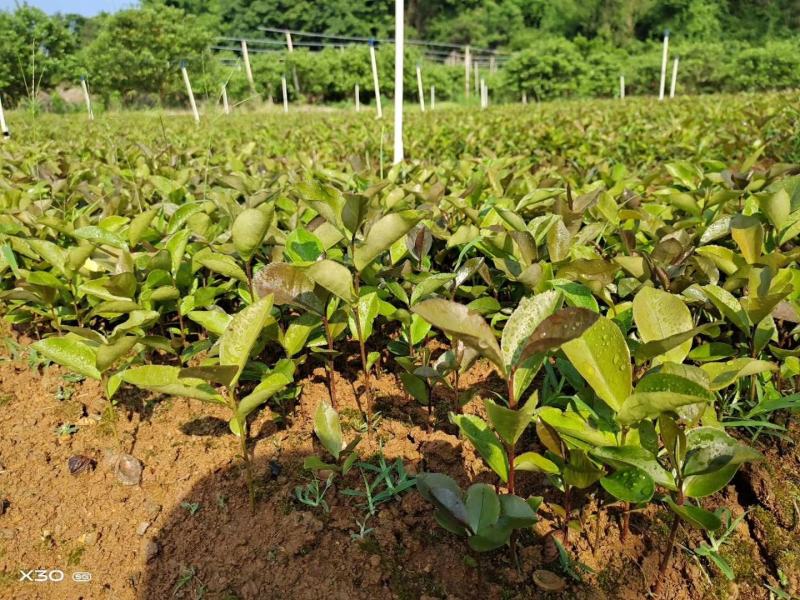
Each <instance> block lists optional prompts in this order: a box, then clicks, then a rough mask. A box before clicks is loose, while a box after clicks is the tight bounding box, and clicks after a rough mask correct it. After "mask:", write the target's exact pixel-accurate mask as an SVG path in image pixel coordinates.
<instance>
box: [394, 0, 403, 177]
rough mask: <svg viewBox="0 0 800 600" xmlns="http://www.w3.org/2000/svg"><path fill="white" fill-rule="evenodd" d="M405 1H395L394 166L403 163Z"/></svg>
mask: <svg viewBox="0 0 800 600" xmlns="http://www.w3.org/2000/svg"><path fill="white" fill-rule="evenodd" d="M404 13H405V0H394V160H393V163H394V164H398V163H401V162H403V158H404V156H403V58H404V51H405V50H404V47H403V46H404V45H405V31H404V30H405V15H404Z"/></svg>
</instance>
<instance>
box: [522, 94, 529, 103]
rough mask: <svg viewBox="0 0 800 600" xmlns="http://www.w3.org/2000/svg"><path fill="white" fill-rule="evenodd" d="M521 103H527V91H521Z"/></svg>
mask: <svg viewBox="0 0 800 600" xmlns="http://www.w3.org/2000/svg"><path fill="white" fill-rule="evenodd" d="M522 103H523V104H527V103H528V92H525V91H523V92H522Z"/></svg>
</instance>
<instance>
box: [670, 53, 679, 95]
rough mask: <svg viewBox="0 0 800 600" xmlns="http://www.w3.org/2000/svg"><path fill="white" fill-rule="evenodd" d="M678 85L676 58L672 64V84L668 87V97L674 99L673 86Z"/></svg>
mask: <svg viewBox="0 0 800 600" xmlns="http://www.w3.org/2000/svg"><path fill="white" fill-rule="evenodd" d="M677 83H678V57H677V56H676V57H675V62H674V63H672V84H671V85H670V86H669V97H670V98H674V97H675V84H677Z"/></svg>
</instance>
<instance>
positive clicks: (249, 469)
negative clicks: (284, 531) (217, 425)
mask: <svg viewBox="0 0 800 600" xmlns="http://www.w3.org/2000/svg"><path fill="white" fill-rule="evenodd" d="M230 394H231V408H232V410H233V414H234V418H235V419H236V420H237V422H238V423H239V443H240V448H241V451H242V460H243V461H244V468H245V473H246V475H247V493H248V496H249V497H250V512H251V513H253V514H255V512H256V488H255V483H254V482H253V465H252V464H251V462H250V455H249V454H248V452H247V420H246V419H239V417H238V416H235V415H236V414H237V412H238V409H239V400H238V399H237V398H236V390H230Z"/></svg>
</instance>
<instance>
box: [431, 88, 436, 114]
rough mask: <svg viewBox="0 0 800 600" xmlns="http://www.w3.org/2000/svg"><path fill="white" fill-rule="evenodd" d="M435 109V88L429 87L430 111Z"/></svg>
mask: <svg viewBox="0 0 800 600" xmlns="http://www.w3.org/2000/svg"><path fill="white" fill-rule="evenodd" d="M435 108H436V86H435V85H432V86H431V110H434V109H435Z"/></svg>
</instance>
